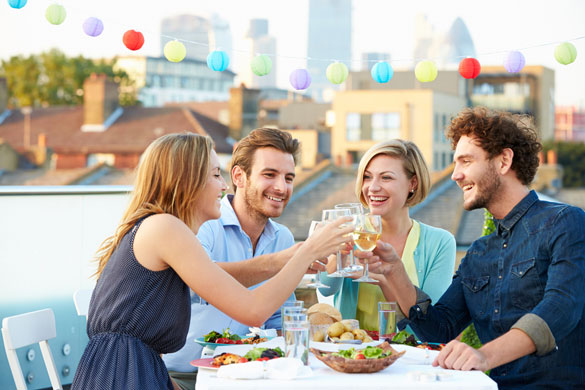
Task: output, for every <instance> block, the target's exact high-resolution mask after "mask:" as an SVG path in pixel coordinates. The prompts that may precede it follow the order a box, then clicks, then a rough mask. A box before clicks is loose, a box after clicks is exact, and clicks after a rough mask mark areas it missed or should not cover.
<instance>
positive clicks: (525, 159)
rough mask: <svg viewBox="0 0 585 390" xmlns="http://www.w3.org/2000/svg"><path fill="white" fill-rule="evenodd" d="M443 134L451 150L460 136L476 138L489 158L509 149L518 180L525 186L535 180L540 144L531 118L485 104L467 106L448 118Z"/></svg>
mask: <svg viewBox="0 0 585 390" xmlns="http://www.w3.org/2000/svg"><path fill="white" fill-rule="evenodd" d="M446 135H447V138H450V139H451V146H452V147H453V149H455V148H456V147H457V143H458V142H459V139H460V138H461V137H462V136H464V135H465V136H468V137H473V138H475V139H476V140H477V143H478V144H479V146H480V147H481V148H482V149H483V150H485V151H486V152H487V154H488V158H489V159H490V160H491V159H492V158H494V157H496V156H498V155H500V154H501V153H502V151H503V150H504V149H506V148H510V149H512V151H513V152H514V158H513V160H512V170H513V171H514V172H515V173H516V177H518V180H520V181H521V182H522V184H524V185H529V184H530V183H531V182H532V180H534V176H535V175H536V170H537V169H538V164H539V160H538V153H539V152H540V151H541V150H542V144H541V143H540V141H539V139H538V134H537V132H536V130H535V129H534V128H533V127H532V124H531V118H530V117H528V116H525V115H515V114H511V113H509V112H502V111H492V110H489V109H487V108H485V107H475V108H468V109H465V110H463V111H462V112H460V113H459V114H458V115H457V116H456V117H455V118H454V119H453V120H452V121H451V124H450V125H449V127H448V128H447V134H446Z"/></svg>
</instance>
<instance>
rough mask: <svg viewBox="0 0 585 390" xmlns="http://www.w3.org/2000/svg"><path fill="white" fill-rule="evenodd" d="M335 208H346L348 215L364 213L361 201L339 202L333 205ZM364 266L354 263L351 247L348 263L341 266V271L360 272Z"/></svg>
mask: <svg viewBox="0 0 585 390" xmlns="http://www.w3.org/2000/svg"><path fill="white" fill-rule="evenodd" d="M335 208H336V209H348V210H349V215H351V216H352V217H353V216H354V215H359V214H363V213H364V208H363V206H362V204H361V203H340V204H336V205H335ZM363 269H364V267H363V266H362V265H360V264H357V263H356V260H355V257H354V256H353V248H352V250H351V251H349V264H348V265H347V266H346V267H345V268H343V272H344V273H346V274H352V273H354V272H361V271H362V270H363Z"/></svg>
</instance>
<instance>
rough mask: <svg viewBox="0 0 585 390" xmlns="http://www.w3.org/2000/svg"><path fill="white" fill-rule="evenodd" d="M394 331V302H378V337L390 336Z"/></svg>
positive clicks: (381, 338) (382, 338)
mask: <svg viewBox="0 0 585 390" xmlns="http://www.w3.org/2000/svg"><path fill="white" fill-rule="evenodd" d="M392 333H396V302H378V337H379V339H380V340H384V339H385V338H391V337H392V336H393V335H392Z"/></svg>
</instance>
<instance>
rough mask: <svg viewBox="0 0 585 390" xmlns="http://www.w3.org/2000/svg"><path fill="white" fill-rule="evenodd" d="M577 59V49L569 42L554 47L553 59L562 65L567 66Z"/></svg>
mask: <svg viewBox="0 0 585 390" xmlns="http://www.w3.org/2000/svg"><path fill="white" fill-rule="evenodd" d="M576 58H577V49H576V48H575V45H573V44H572V43H570V42H563V43H561V44H560V45H558V46H557V47H555V59H556V60H557V61H558V62H559V63H560V64H563V65H569V64H570V63H572V62H573V61H575V59H576Z"/></svg>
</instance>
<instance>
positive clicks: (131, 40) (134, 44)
mask: <svg viewBox="0 0 585 390" xmlns="http://www.w3.org/2000/svg"><path fill="white" fill-rule="evenodd" d="M122 41H123V42H124V45H126V47H127V48H128V49H130V50H138V49H140V48H141V47H142V45H144V35H142V33H141V32H140V31H134V30H128V31H126V32H125V33H124V38H122Z"/></svg>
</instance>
